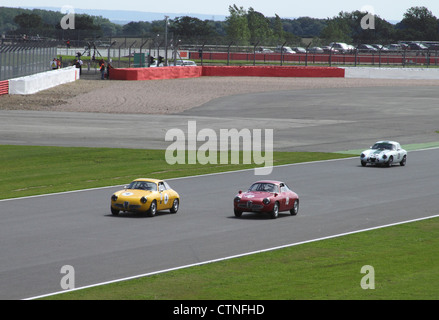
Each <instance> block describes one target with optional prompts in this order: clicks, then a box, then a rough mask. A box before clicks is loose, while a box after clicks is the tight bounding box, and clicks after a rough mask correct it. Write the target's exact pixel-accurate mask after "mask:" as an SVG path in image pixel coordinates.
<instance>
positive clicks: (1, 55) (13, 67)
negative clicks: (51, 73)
mask: <svg viewBox="0 0 439 320" xmlns="http://www.w3.org/2000/svg"><path fill="white" fill-rule="evenodd" d="M56 45H57V43H56V42H55V41H29V42H26V41H23V42H18V43H6V42H5V43H2V44H1V45H0V81H1V80H7V79H13V78H18V77H24V76H28V75H32V74H35V73H39V72H44V71H48V70H50V69H51V66H50V63H51V61H52V60H53V58H55V57H56V56H57V47H56Z"/></svg>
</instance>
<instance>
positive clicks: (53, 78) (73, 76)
mask: <svg viewBox="0 0 439 320" xmlns="http://www.w3.org/2000/svg"><path fill="white" fill-rule="evenodd" d="M78 79H79V69H77V68H76V67H67V68H62V69H56V70H50V71H46V72H41V73H36V74H33V75H30V76H26V77H21V78H15V79H11V80H9V94H32V93H36V92H38V91H41V90H45V89H49V88H52V87H55V86H57V85H60V84H63V83H68V82H73V81H76V80H78Z"/></svg>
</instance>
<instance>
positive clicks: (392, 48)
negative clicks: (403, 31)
mask: <svg viewBox="0 0 439 320" xmlns="http://www.w3.org/2000/svg"><path fill="white" fill-rule="evenodd" d="M385 48H386V49H387V51H390V52H397V51H401V50H402V46H401V45H400V44H397V43H392V44H388V45H387V46H385Z"/></svg>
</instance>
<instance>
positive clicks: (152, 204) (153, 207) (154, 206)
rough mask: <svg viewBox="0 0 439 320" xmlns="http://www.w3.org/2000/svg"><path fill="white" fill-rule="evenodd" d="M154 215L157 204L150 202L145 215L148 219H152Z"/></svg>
mask: <svg viewBox="0 0 439 320" xmlns="http://www.w3.org/2000/svg"><path fill="white" fill-rule="evenodd" d="M156 213H157V202H156V201H155V200H154V201H153V202H151V206H150V207H149V210H148V212H147V215H148V216H149V217H154V216H155V214H156Z"/></svg>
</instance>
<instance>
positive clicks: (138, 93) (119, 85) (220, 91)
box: [0, 75, 439, 114]
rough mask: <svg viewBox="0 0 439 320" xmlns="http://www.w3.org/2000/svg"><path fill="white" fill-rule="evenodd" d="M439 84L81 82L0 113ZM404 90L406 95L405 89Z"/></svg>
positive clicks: (166, 109)
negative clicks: (322, 89)
mask: <svg viewBox="0 0 439 320" xmlns="http://www.w3.org/2000/svg"><path fill="white" fill-rule="evenodd" d="M437 85H439V80H386V79H346V78H273V77H200V78H187V79H169V80H145V81H118V80H98V79H96V76H90V75H85V76H84V77H83V78H81V79H80V80H78V81H75V82H72V83H68V84H63V85H59V86H57V87H54V88H51V89H47V90H44V91H40V92H38V93H35V94H32V95H3V96H0V110H45V111H49V110H52V111H69V112H105V113H142V114H172V113H179V112H182V111H184V110H187V109H190V108H193V107H198V106H200V105H202V104H204V103H206V102H208V101H210V100H212V99H215V98H220V97H224V96H230V95H237V94H244V93H252V92H267V91H279V90H280V91H284V90H303V89H318V88H342V87H345V88H349V87H374V86H393V87H406V86H437ZM402 90H403V89H402Z"/></svg>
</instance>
